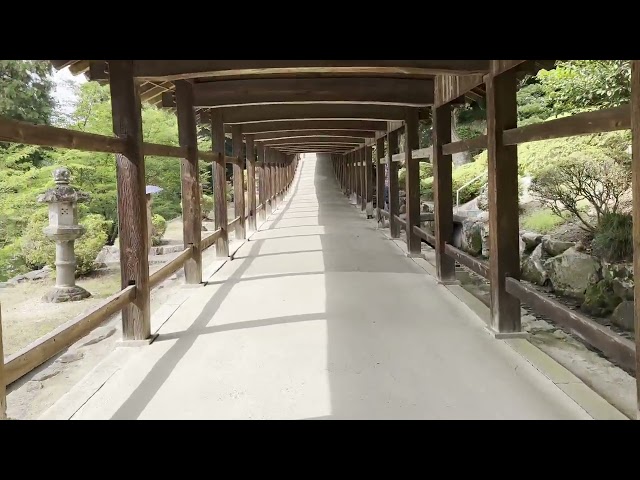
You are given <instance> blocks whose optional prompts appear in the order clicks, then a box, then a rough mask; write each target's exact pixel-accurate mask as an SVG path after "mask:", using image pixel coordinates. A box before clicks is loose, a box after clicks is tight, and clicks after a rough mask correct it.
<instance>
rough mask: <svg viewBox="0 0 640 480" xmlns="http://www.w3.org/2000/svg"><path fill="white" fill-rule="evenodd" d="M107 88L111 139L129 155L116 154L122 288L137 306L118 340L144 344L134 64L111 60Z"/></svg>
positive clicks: (144, 266) (143, 219) (146, 307)
mask: <svg viewBox="0 0 640 480" xmlns="http://www.w3.org/2000/svg"><path fill="white" fill-rule="evenodd" d="M109 84H110V88H111V110H112V118H113V133H114V134H115V135H116V137H119V138H122V139H125V140H126V141H127V144H128V146H129V148H128V151H127V153H124V154H120V153H118V154H116V175H117V182H118V225H119V230H118V236H119V237H120V265H121V268H120V279H121V286H122V288H126V287H127V286H129V285H132V284H135V285H136V297H135V300H134V301H133V302H132V303H130V304H129V305H127V306H126V307H124V308H123V309H122V337H123V339H124V340H146V339H148V338H149V337H150V336H151V316H150V313H151V310H150V304H149V299H150V293H149V257H148V255H149V245H148V238H147V200H146V182H145V171H144V154H143V153H142V143H143V138H142V115H141V111H140V108H141V107H140V97H139V95H138V89H137V86H136V84H135V83H134V79H133V61H131V60H109Z"/></svg>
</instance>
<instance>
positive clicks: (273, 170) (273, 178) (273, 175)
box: [269, 150, 278, 211]
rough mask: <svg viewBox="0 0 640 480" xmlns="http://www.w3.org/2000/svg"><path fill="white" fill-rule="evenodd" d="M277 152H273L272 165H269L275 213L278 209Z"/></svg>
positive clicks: (272, 207)
mask: <svg viewBox="0 0 640 480" xmlns="http://www.w3.org/2000/svg"><path fill="white" fill-rule="evenodd" d="M276 161H277V158H276V151H275V150H271V165H269V169H270V170H271V198H272V201H273V203H272V206H271V210H272V211H275V210H276V209H277V208H278V196H277V195H276Z"/></svg>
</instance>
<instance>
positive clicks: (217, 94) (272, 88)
mask: <svg viewBox="0 0 640 480" xmlns="http://www.w3.org/2000/svg"><path fill="white" fill-rule="evenodd" d="M433 85H434V84H433V80H430V79H429V80H427V79H413V78H375V77H374V78H367V77H358V78H318V77H316V78H259V79H250V80H246V79H245V80H216V81H212V82H201V83H198V84H196V85H195V87H194V96H195V103H196V105H197V106H198V107H222V106H224V107H235V106H239V105H265V104H275V103H297V102H304V103H310V102H348V103H355V104H357V103H365V104H369V103H374V104H379V105H407V106H414V107H420V106H427V105H431V104H432V103H433Z"/></svg>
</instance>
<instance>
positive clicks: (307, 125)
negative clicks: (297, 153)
mask: <svg viewBox="0 0 640 480" xmlns="http://www.w3.org/2000/svg"><path fill="white" fill-rule="evenodd" d="M386 125H387V123H386V122H384V121H375V120H275V121H272V122H254V123H252V122H249V123H244V124H243V125H242V131H243V132H245V133H265V132H283V131H284V132H291V131H305V130H358V131H368V132H376V131H378V130H386V128H387V127H386ZM225 132H226V133H231V125H225Z"/></svg>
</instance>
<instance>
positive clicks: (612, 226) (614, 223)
mask: <svg viewBox="0 0 640 480" xmlns="http://www.w3.org/2000/svg"><path fill="white" fill-rule="evenodd" d="M592 248H593V253H595V254H596V255H598V256H599V257H602V258H603V259H605V260H606V261H608V262H619V261H623V260H630V259H631V258H633V219H632V217H631V215H627V214H622V213H606V214H604V215H603V216H602V218H601V220H600V226H599V228H598V230H597V231H596V234H595V235H594V237H593V242H592Z"/></svg>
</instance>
